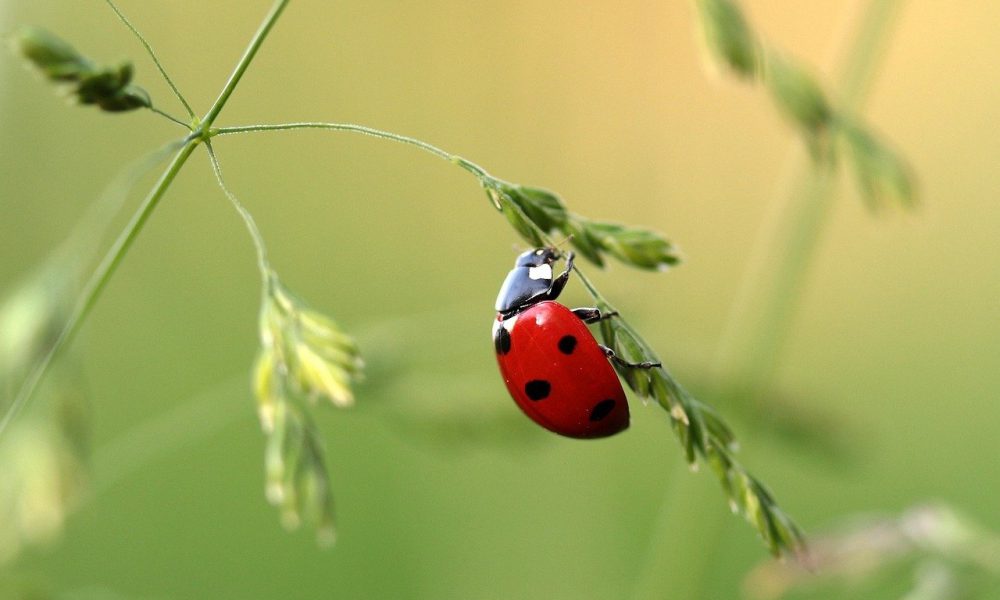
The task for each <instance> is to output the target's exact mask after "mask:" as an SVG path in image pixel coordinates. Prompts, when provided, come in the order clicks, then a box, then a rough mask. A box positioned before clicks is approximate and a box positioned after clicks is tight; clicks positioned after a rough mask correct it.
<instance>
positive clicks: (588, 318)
mask: <svg viewBox="0 0 1000 600" xmlns="http://www.w3.org/2000/svg"><path fill="white" fill-rule="evenodd" d="M573 314H574V315H576V316H578V317H580V320H581V321H583V322H584V323H587V324H588V325H589V324H591V323H596V322H598V321H603V320H604V319H610V318H611V317H617V316H618V311H617V310H613V311H610V312H606V313H602V312H601V309H599V308H574V309H573Z"/></svg>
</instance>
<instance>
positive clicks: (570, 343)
mask: <svg viewBox="0 0 1000 600" xmlns="http://www.w3.org/2000/svg"><path fill="white" fill-rule="evenodd" d="M575 349H576V338H575V337H573V336H571V335H564V336H562V338H560V339H559V351H560V352H562V353H563V354H573V350H575Z"/></svg>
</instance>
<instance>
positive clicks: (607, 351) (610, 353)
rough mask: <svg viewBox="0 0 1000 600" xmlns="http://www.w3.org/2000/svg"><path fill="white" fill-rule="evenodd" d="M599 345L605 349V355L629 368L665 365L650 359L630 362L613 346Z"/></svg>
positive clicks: (648, 367)
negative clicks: (613, 348) (616, 351)
mask: <svg viewBox="0 0 1000 600" xmlns="http://www.w3.org/2000/svg"><path fill="white" fill-rule="evenodd" d="M597 346H598V347H599V348H600V349H601V350H603V351H604V355H605V356H607V357H608V358H610V359H611V360H613V361H615V363H616V364H617V365H619V366H621V367H627V368H629V369H652V368H653V367H662V366H663V365H662V364H661V363H658V362H648V361H647V362H640V363H633V362H628V361H627V360H625V359H624V358H622V357H620V356H618V355H617V354H615V351H614V350H612V349H611V348H608V347H607V346H605V345H603V344H598V345H597Z"/></svg>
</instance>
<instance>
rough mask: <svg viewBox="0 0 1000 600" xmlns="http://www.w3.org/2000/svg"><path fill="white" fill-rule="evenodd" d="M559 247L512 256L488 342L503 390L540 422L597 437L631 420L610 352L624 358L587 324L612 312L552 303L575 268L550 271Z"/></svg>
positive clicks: (571, 434) (564, 432)
mask: <svg viewBox="0 0 1000 600" xmlns="http://www.w3.org/2000/svg"><path fill="white" fill-rule="evenodd" d="M559 258H560V254H559V252H558V251H556V250H555V249H553V248H538V249H534V250H529V251H527V252H524V253H523V254H521V255H520V256H518V257H517V261H516V262H515V264H514V268H513V269H512V270H511V271H510V273H508V274H507V279H506V280H504V282H503V286H501V288H500V294H499V295H498V296H497V302H496V310H497V317H496V320H495V321H494V323H493V346H494V349H495V350H496V355H497V363H498V364H499V366H500V373H501V375H502V376H503V379H504V383H506V384H507V390H508V391H509V392H510V395H511V396H512V397H513V398H514V401H515V402H516V403H517V405H518V406H519V407H520V408H521V410H522V411H524V413H525V414H526V415H528V416H529V417H530V418H531V419H532V420H533V421H535V422H536V423H538V424H539V425H541V426H542V427H544V428H546V429H548V430H550V431H553V432H555V433H558V434H560V435H564V436H567V437H572V438H601V437H607V436H610V435H614V434H616V433H618V432H620V431H622V430H624V429H626V428H627V427H628V425H629V410H628V403H627V402H626V400H625V391H624V390H623V389H622V385H621V382H619V380H618V376H617V374H616V373H615V370H614V369H613V368H612V366H611V364H610V363H609V362H608V359H609V358H610V359H612V360H615V361H617V362H618V363H619V364H621V365H623V366H628V367H637V368H651V367H654V366H659V364H655V363H628V362H625V361H623V360H622V359H620V358H618V357H617V356H615V354H614V352H613V351H612V350H611V349H610V348H607V347H605V346H602V345H600V344H598V343H597V340H596V339H594V336H593V335H592V334H591V333H590V330H589V329H587V324H588V323H595V322H597V321H600V320H601V319H607V318H610V317H614V316H616V315H617V313H613V312H611V313H604V314H602V313H601V312H600V310H598V309H596V308H577V309H572V310H571V309H569V308H567V307H566V306H564V305H562V304H560V303H558V302H556V301H555V300H556V298H557V297H558V296H559V294H560V293H561V292H562V290H563V288H564V287H565V286H566V282H567V281H568V280H569V275H570V272H571V271H572V269H573V253H572V252H569V253H567V255H566V268H565V270H564V271H563V272H562V273H561V274H559V275H558V276H553V270H552V265H553V263H555V262H556V261H557V260H559Z"/></svg>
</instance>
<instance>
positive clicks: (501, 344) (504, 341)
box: [493, 325, 510, 354]
mask: <svg viewBox="0 0 1000 600" xmlns="http://www.w3.org/2000/svg"><path fill="white" fill-rule="evenodd" d="M493 346H494V347H495V348H496V350H497V354H507V353H508V352H510V332H509V331H507V328H506V327H504V326H503V325H501V326H500V327H497V332H496V335H494V336H493Z"/></svg>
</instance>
